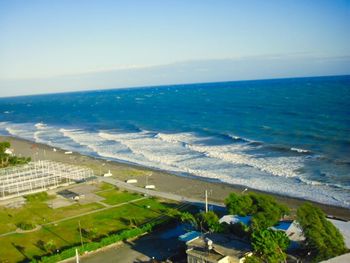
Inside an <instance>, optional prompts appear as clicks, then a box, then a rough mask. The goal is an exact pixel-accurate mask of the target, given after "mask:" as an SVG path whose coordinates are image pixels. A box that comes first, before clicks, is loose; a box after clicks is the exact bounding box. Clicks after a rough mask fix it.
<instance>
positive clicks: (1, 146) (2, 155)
mask: <svg viewBox="0 0 350 263" xmlns="http://www.w3.org/2000/svg"><path fill="white" fill-rule="evenodd" d="M10 147H11V144H10V143H9V142H0V168H3V167H7V166H9V165H17V164H26V163H28V162H30V160H31V159H30V157H28V158H25V157H17V156H11V155H9V154H7V153H6V149H9V148H10Z"/></svg>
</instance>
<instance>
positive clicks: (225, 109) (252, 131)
mask: <svg viewBox="0 0 350 263" xmlns="http://www.w3.org/2000/svg"><path fill="white" fill-rule="evenodd" d="M0 133H1V134H4V135H12V136H17V137H20V138H25V139H29V140H32V141H36V142H42V143H46V144H50V145H52V146H56V147H62V148H64V149H67V150H72V151H77V152H81V153H84V154H89V155H92V156H99V157H102V158H105V159H112V160H122V161H125V162H131V163H136V164H140V165H145V166H148V167H154V168H159V169H163V170H168V171H172V172H176V173H179V174H192V175H196V176H200V177H204V178H210V179H217V180H221V181H223V182H227V183H232V184H239V185H244V186H247V187H249V188H255V189H259V190H263V191H268V192H274V193H279V194H283V195H289V196H296V197H300V198H306V199H309V200H314V201H318V202H322V203H327V204H333V205H339V206H343V207H348V208H350V76H340V77H318V78H295V79H278V80H260V81H239V82H221V83H209V84H189V85H172V86H160V87H145V88H134V89H119V90H104V91H89V92H76V93H64V94H50V95H40V96H23V97H13V98H1V99H0Z"/></svg>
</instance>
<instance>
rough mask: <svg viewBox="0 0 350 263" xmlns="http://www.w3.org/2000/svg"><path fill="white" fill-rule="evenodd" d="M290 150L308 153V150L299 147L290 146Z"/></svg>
mask: <svg viewBox="0 0 350 263" xmlns="http://www.w3.org/2000/svg"><path fill="white" fill-rule="evenodd" d="M290 149H291V150H292V151H295V152H298V153H309V152H310V151H309V150H304V149H299V148H294V147H292V148H290Z"/></svg>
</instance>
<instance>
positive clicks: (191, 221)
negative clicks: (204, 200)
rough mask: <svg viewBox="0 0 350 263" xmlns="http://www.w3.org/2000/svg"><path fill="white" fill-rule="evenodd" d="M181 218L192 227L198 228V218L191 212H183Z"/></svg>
mask: <svg viewBox="0 0 350 263" xmlns="http://www.w3.org/2000/svg"><path fill="white" fill-rule="evenodd" d="M180 220H181V222H183V223H187V224H189V225H190V226H191V227H192V228H195V229H197V228H198V224H197V220H196V218H195V217H194V216H193V215H192V214H191V213H189V212H183V213H181V215H180Z"/></svg>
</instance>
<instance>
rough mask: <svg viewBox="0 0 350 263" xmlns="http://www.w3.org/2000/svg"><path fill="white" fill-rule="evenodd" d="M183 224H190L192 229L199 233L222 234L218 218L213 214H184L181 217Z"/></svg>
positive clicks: (210, 212)
mask: <svg viewBox="0 0 350 263" xmlns="http://www.w3.org/2000/svg"><path fill="white" fill-rule="evenodd" d="M180 219H181V222H184V223H188V224H189V225H191V227H192V228H194V229H197V230H198V231H203V230H204V231H210V232H221V230H222V228H221V226H220V223H219V218H218V216H217V215H216V214H215V213H214V212H213V211H209V212H207V213H205V212H201V213H198V214H196V215H192V214H191V213H189V212H183V213H182V214H181V216H180Z"/></svg>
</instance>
